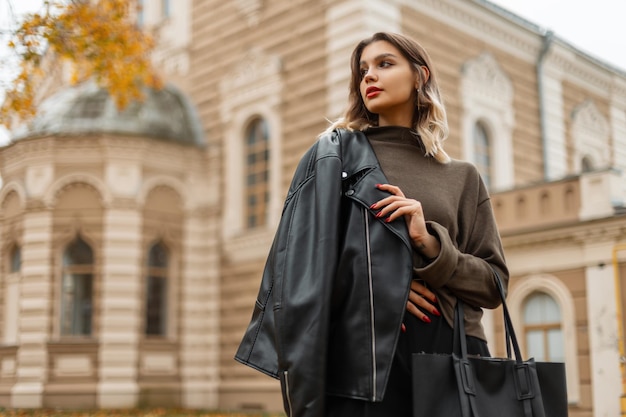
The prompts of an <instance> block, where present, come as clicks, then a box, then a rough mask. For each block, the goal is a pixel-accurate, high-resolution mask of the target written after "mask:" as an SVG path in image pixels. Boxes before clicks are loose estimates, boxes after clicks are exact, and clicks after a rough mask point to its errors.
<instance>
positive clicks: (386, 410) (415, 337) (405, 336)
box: [325, 313, 490, 417]
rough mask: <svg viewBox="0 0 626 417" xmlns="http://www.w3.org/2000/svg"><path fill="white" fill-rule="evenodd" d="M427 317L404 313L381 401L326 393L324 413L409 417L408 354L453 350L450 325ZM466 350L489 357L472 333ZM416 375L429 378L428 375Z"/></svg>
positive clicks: (340, 416) (484, 345)
mask: <svg viewBox="0 0 626 417" xmlns="http://www.w3.org/2000/svg"><path fill="white" fill-rule="evenodd" d="M428 316H429V317H430V319H431V323H425V322H423V321H422V320H420V319H418V318H417V317H415V316H413V315H412V314H410V313H406V314H405V317H404V324H405V326H406V332H401V333H400V339H399V341H398V347H397V349H396V354H395V356H394V359H393V363H392V365H391V373H390V374H389V382H388V383H387V389H386V391H385V396H384V398H383V401H381V402H371V401H364V400H355V399H351V398H344V397H338V396H333V395H327V396H326V414H325V416H326V417H353V416H359V417H411V416H412V410H413V398H412V394H411V384H412V382H411V381H412V375H411V355H412V354H413V353H418V352H424V353H447V354H450V353H452V338H453V332H452V328H451V327H450V325H449V324H448V322H447V321H446V320H445V319H444V318H443V317H439V316H433V315H432V314H428ZM467 351H468V353H469V354H473V355H480V356H490V354H489V349H488V348H487V343H486V342H485V341H483V340H481V339H478V338H476V337H472V336H467ZM418 377H419V378H428V375H420V376H418Z"/></svg>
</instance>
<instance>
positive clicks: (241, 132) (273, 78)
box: [220, 49, 283, 240]
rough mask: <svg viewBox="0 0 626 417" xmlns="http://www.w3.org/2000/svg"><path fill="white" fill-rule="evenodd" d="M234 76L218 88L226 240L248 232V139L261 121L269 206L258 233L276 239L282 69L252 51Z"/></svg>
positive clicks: (274, 59) (270, 58)
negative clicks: (267, 233) (265, 139)
mask: <svg viewBox="0 0 626 417" xmlns="http://www.w3.org/2000/svg"><path fill="white" fill-rule="evenodd" d="M239 62H241V64H240V65H239V66H238V67H237V68H236V69H235V71H234V72H233V73H232V74H230V75H228V76H227V77H225V78H224V79H223V80H222V82H221V83H220V90H221V93H222V103H221V109H220V110H221V117H222V121H223V122H224V125H225V130H224V135H223V142H222V143H223V150H224V157H225V160H224V177H223V178H224V198H223V200H224V205H223V222H222V235H223V237H224V238H225V239H226V240H231V239H235V238H240V237H242V235H244V234H245V233H247V232H248V231H249V230H248V229H247V228H246V224H245V222H244V217H245V216H244V214H243V210H244V208H245V201H244V199H245V178H244V175H245V171H246V169H245V168H246V161H245V134H246V129H247V127H248V125H249V123H250V122H251V121H252V120H253V119H255V118H262V119H264V120H265V122H266V123H267V127H268V130H269V143H268V150H269V154H270V159H269V178H268V187H269V201H268V203H267V219H266V221H265V227H263V228H260V229H263V230H259V231H258V232H261V233H263V232H264V231H271V232H272V233H273V231H274V229H275V227H276V225H277V224H278V220H279V219H280V213H281V205H282V198H283V193H282V192H281V166H282V161H281V143H282V124H281V119H280V103H281V92H282V88H283V80H282V76H281V68H282V64H281V62H280V60H279V59H278V58H277V57H276V56H272V55H267V54H265V53H264V52H263V51H261V50H259V49H252V50H250V51H249V52H248V53H247V54H246V55H245V56H244V57H242V58H241V59H240V60H239Z"/></svg>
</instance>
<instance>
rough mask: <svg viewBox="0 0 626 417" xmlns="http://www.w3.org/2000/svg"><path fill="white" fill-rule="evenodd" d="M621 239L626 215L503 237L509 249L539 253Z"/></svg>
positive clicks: (625, 230) (623, 238)
mask: <svg viewBox="0 0 626 417" xmlns="http://www.w3.org/2000/svg"><path fill="white" fill-rule="evenodd" d="M621 240H626V223H625V222H624V218H623V217H622V216H620V217H611V218H606V219H600V220H593V221H588V222H577V223H575V224H569V225H566V226H562V227H550V228H543V229H541V230H532V231H519V232H509V233H507V234H506V235H505V234H503V235H502V243H503V245H504V247H505V250H512V249H524V248H532V249H533V250H534V251H539V250H540V249H541V248H547V247H554V246H559V245H562V244H567V245H581V244H589V243H593V242H596V243H598V242H618V241H621Z"/></svg>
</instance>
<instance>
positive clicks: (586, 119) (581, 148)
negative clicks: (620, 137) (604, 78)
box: [571, 100, 611, 174]
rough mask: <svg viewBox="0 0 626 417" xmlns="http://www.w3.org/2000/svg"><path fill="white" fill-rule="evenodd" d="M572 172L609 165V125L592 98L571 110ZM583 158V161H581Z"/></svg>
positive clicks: (576, 172)
mask: <svg viewBox="0 0 626 417" xmlns="http://www.w3.org/2000/svg"><path fill="white" fill-rule="evenodd" d="M571 117H572V124H571V132H572V141H573V144H574V161H573V162H574V163H573V167H572V168H573V173H575V174H578V173H581V172H583V171H585V170H588V171H594V170H597V169H602V168H608V167H609V166H610V165H611V154H610V150H611V146H610V143H609V136H610V125H609V122H608V120H607V119H606V117H604V115H603V114H602V113H601V112H600V110H599V109H598V107H597V106H596V105H595V103H594V102H593V101H592V100H585V101H584V102H582V103H581V104H579V105H578V106H576V108H574V110H573V111H572V116H571ZM583 160H584V161H585V162H583Z"/></svg>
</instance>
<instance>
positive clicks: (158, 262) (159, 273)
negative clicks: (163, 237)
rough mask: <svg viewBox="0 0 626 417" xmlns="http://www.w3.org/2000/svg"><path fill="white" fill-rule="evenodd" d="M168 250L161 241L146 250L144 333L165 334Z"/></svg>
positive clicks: (152, 334)
mask: <svg viewBox="0 0 626 417" xmlns="http://www.w3.org/2000/svg"><path fill="white" fill-rule="evenodd" d="M168 265H169V252H168V249H167V247H166V246H165V245H164V244H163V242H158V243H156V244H154V245H152V247H151V248H150V250H149V252H148V276H147V278H146V309H145V334H146V335H148V336H165V335H167V293H168V290H167V287H168V285H167V276H168Z"/></svg>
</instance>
